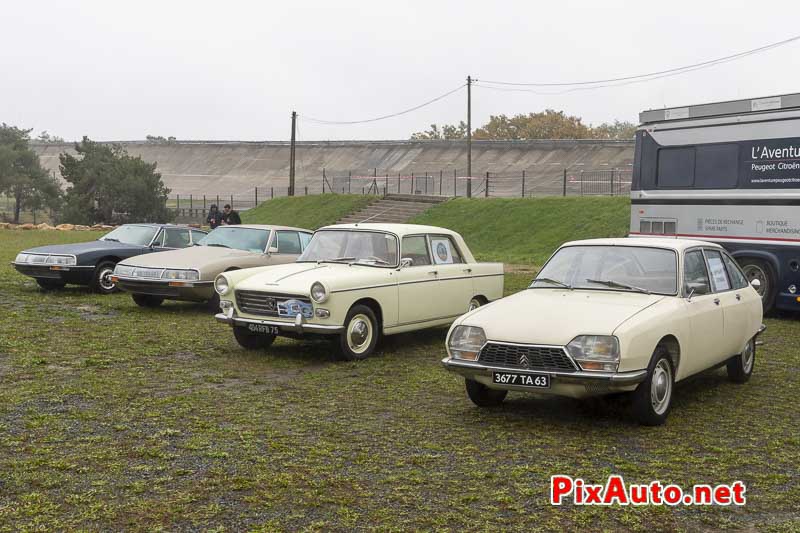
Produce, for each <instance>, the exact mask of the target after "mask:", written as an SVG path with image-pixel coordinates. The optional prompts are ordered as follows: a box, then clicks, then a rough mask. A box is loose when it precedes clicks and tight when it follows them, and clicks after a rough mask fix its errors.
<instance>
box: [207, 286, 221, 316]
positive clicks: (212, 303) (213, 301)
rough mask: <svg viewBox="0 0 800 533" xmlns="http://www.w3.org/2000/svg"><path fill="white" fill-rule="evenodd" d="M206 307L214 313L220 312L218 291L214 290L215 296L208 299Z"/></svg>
mask: <svg viewBox="0 0 800 533" xmlns="http://www.w3.org/2000/svg"><path fill="white" fill-rule="evenodd" d="M204 306H205V308H206V309H208V310H209V311H211V312H212V313H219V311H220V309H219V294H218V293H217V291H214V296H212V297H211V298H210V299H208V300H206V302H205V304H204Z"/></svg>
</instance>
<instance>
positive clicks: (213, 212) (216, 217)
mask: <svg viewBox="0 0 800 533" xmlns="http://www.w3.org/2000/svg"><path fill="white" fill-rule="evenodd" d="M206 222H207V223H208V225H209V227H210V228H211V229H214V228H216V227H217V226H219V225H220V224H222V213H220V212H219V209H217V204H211V207H209V208H208V216H207V217H206Z"/></svg>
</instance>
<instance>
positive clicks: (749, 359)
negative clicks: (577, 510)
mask: <svg viewBox="0 0 800 533" xmlns="http://www.w3.org/2000/svg"><path fill="white" fill-rule="evenodd" d="M755 364H756V339H755V337H753V338H752V339H750V340H749V341H747V344H746V345H745V347H744V349H743V350H742V353H740V354H738V355H734V356H733V357H731V358H730V359H729V360H728V379H730V380H731V381H733V382H734V383H746V382H747V381H748V380H749V379H750V376H752V375H753V367H754V366H755Z"/></svg>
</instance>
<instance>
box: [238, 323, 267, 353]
mask: <svg viewBox="0 0 800 533" xmlns="http://www.w3.org/2000/svg"><path fill="white" fill-rule="evenodd" d="M233 336H234V337H235V338H236V342H238V343H239V346H241V347H242V348H244V349H245V350H265V349H267V348H269V347H270V346H272V343H273V342H275V335H272V334H266V333H253V332H252V331H250V330H248V329H247V328H245V327H242V326H234V327H233Z"/></svg>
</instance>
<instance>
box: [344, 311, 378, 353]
mask: <svg viewBox="0 0 800 533" xmlns="http://www.w3.org/2000/svg"><path fill="white" fill-rule="evenodd" d="M371 341H372V322H370V320H369V318H368V317H367V316H365V315H356V316H354V317H353V319H352V320H351V321H350V325H349V326H348V328H347V344H348V345H349V346H350V349H351V350H353V352H355V353H362V352H364V351H365V350H366V349H367V348H369V345H370V342H371Z"/></svg>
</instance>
